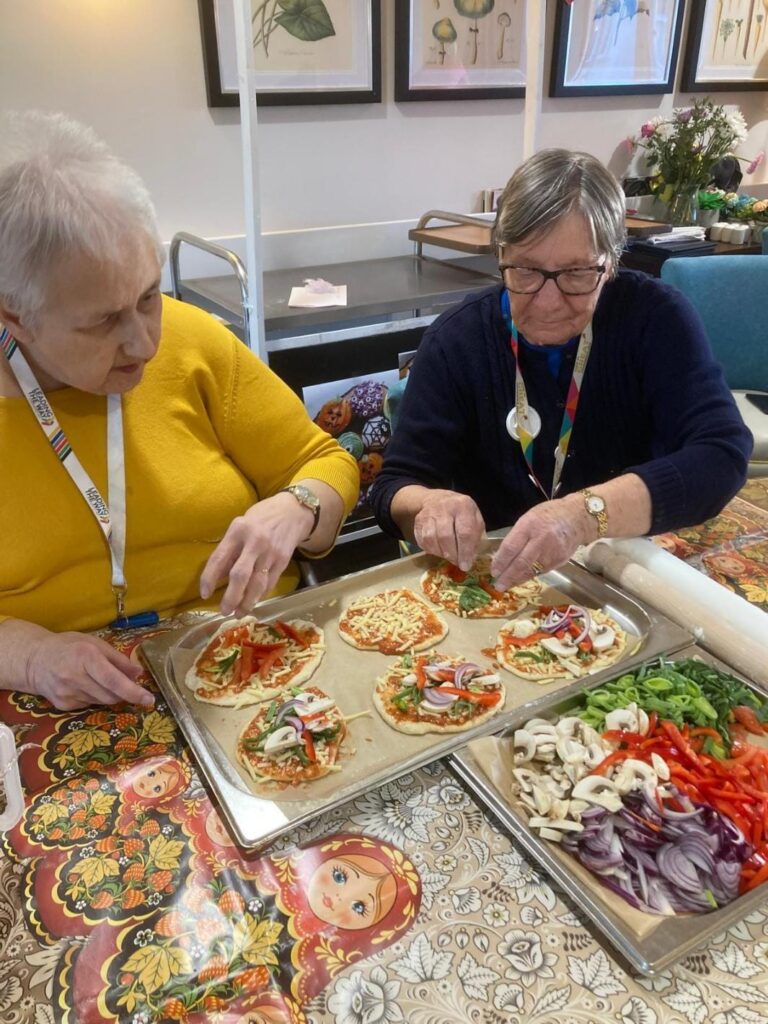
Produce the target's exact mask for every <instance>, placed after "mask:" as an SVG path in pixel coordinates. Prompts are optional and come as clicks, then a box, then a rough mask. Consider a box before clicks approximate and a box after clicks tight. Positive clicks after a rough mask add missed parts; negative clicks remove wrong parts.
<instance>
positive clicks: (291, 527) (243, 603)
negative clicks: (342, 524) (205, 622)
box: [200, 494, 314, 615]
mask: <svg viewBox="0 0 768 1024" xmlns="http://www.w3.org/2000/svg"><path fill="white" fill-rule="evenodd" d="M313 521H314V516H313V514H312V512H311V511H310V509H307V508H304V507H303V506H302V505H300V504H299V503H298V502H297V501H296V499H295V498H294V497H293V495H291V494H275V495H274V496H273V497H271V498H265V499H264V500H263V501H260V502H258V503H257V504H256V505H253V506H252V507H251V508H249V509H248V511H247V512H246V513H245V514H244V515H242V516H237V517H236V518H235V519H233V520H232V522H231V523H230V524H229V528H228V529H227V532H226V533H225V534H224V537H223V539H222V541H221V543H220V544H219V545H218V547H217V548H216V550H215V551H214V552H213V554H212V555H211V557H210V558H209V559H208V561H207V563H206V566H205V569H203V574H202V576H201V577H200V595H201V597H202V598H203V599H204V600H205V599H207V598H208V597H210V595H211V594H212V593H213V592H214V590H215V589H216V587H217V586H218V584H219V581H220V580H224V579H227V578H228V580H229V582H228V584H227V589H226V590H225V591H224V596H223V597H222V599H221V604H220V606H219V607H220V608H221V611H222V613H223V614H224V615H231V614H232V613H234V614H235V615H247V614H248V613H249V612H250V611H251V609H252V608H253V606H254V605H255V604H256V602H257V601H259V600H261V598H262V597H263V596H264V595H265V594H268V593H269V592H270V590H272V589H273V587H274V586H275V584H276V583H277V581H278V580H279V579H280V574H281V573H282V572H283V570H284V569H285V567H286V565H288V563H289V562H290V560H291V557H292V556H293V552H294V551H295V550H296V548H297V547H298V546H299V544H300V543H301V542H302V541H303V540H305V539H306V537H307V534H308V533H309V531H310V530H311V529H312V523H313Z"/></svg>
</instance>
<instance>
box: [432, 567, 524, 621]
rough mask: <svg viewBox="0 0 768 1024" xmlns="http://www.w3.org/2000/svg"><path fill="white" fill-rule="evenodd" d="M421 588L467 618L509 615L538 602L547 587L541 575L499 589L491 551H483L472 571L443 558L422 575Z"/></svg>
mask: <svg viewBox="0 0 768 1024" xmlns="http://www.w3.org/2000/svg"><path fill="white" fill-rule="evenodd" d="M421 589H422V590H423V591H424V593H425V594H426V595H427V597H428V598H429V600H430V601H432V603H433V604H437V605H440V607H441V608H445V609H447V610H448V611H450V612H453V613H454V614H455V615H460V616H461V617H462V618H467V619H505V618H509V616H510V615H514V614H515V612H519V611H520V610H521V609H522V608H526V607H527V606H528V605H532V604H537V603H538V599H539V597H540V596H541V593H542V591H543V590H544V584H543V583H542V582H541V581H540V580H538V579H532V580H529V581H528V582H527V583H523V584H521V585H520V586H518V587H512V588H510V589H509V590H497V589H496V587H494V586H493V577H492V576H491V555H481V556H480V557H479V558H477V559H475V563H474V565H473V566H472V568H471V569H470V570H469V572H464V571H463V570H461V569H459V567H458V566H456V565H452V564H451V563H450V562H440V563H439V564H438V565H436V566H435V567H434V568H433V569H427V571H426V572H425V573H424V575H423V576H422V577H421Z"/></svg>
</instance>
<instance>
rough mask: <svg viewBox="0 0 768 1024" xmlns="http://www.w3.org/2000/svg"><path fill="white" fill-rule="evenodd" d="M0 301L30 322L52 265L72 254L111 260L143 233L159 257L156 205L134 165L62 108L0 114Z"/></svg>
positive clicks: (42, 297)
mask: <svg viewBox="0 0 768 1024" xmlns="http://www.w3.org/2000/svg"><path fill="white" fill-rule="evenodd" d="M0 140H2V141H1V143H0V301H1V302H2V303H3V304H4V305H5V306H6V308H7V309H10V310H13V312H14V313H16V314H17V315H19V316H22V317H26V318H27V319H28V320H29V321H33V320H34V318H35V316H37V314H39V312H40V311H41V310H42V308H43V307H44V304H45V299H46V291H47V284H48V278H49V276H50V273H51V271H52V269H53V267H54V265H55V264H56V263H57V262H58V261H59V260H61V259H62V258H63V257H65V256H66V255H67V254H68V253H71V252H80V253H84V254H86V255H90V256H94V257H96V258H97V259H101V260H113V259H117V258H118V257H119V255H120V251H121V247H122V246H123V245H124V243H125V234H126V232H131V231H133V232H136V231H144V232H146V234H147V235H148V236H149V237H150V239H151V240H152V242H153V243H154V244H155V247H156V249H157V255H158V259H159V260H160V262H161V264H162V262H163V260H164V258H165V252H164V249H163V245H162V243H161V241H160V237H159V235H158V231H157V222H156V219H155V210H154V207H153V205H152V200H151V199H150V197H149V193H148V191H147V189H146V186H145V185H144V183H143V182H142V181H141V179H140V178H139V176H138V175H137V174H136V172H135V171H133V170H131V168H130V167H128V166H127V165H126V164H124V163H122V162H121V161H120V160H118V159H117V157H116V156H114V154H113V153H112V152H111V151H110V150H109V149H108V147H107V146H106V145H105V144H104V143H103V142H101V140H100V139H98V138H97V137H96V135H95V134H94V132H93V131H91V129H90V128H87V127H86V126H85V125H82V124H79V123H78V122H77V121H71V120H69V119H68V118H66V117H64V115H62V114H44V113H40V112H37V111H29V112H27V113H10V114H6V115H4V117H3V118H2V119H0Z"/></svg>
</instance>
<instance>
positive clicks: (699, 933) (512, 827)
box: [448, 644, 768, 975]
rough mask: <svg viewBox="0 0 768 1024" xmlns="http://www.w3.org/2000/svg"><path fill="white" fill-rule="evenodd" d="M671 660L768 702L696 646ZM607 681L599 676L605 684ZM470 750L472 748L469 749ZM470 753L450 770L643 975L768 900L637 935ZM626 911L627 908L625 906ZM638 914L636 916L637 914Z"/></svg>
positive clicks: (562, 707)
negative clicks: (726, 675)
mask: <svg viewBox="0 0 768 1024" xmlns="http://www.w3.org/2000/svg"><path fill="white" fill-rule="evenodd" d="M671 657H673V658H687V657H698V658H700V659H701V660H702V661H705V662H707V663H708V664H710V665H715V666H716V667H718V668H721V669H723V670H725V671H726V672H731V673H732V674H733V675H735V676H737V677H738V678H739V679H742V680H744V682H746V683H748V684H749V686H751V687H752V688H753V689H754V690H755V691H756V692H757V693H759V694H760V696H761V697H763V698H764V697H766V696H767V695H768V694H766V692H765V691H763V689H762V688H761V687H760V686H758V684H757V683H755V682H753V681H752V680H749V679H746V678H745V677H744V676H743V675H742V674H740V673H738V672H736V671H734V669H732V668H731V667H730V666H729V665H727V664H726V663H725V662H723V661H720V660H719V659H718V658H715V657H714V656H713V655H711V654H710V653H709V652H708V651H706V650H704V649H703V648H702V647H699V646H697V645H696V644H691V645H690V646H689V647H687V648H684V649H683V650H679V651H675V652H673V653H672V654H671ZM620 674H621V673H620V671H617V669H616V666H613V669H612V671H611V672H610V673H608V678H610V677H613V678H616V677H617V676H618V675H620ZM605 679H606V675H605V674H604V675H603V680H602V681H605ZM599 685H600V681H598V680H597V679H595V680H594V682H593V681H592V680H589V682H588V683H587V685H586V686H584V687H583V688H582V689H583V690H591V689H593V688H595V687H597V686H599ZM575 704H576V695H575V694H573V693H571V695H570V697H568V696H566V695H565V694H563V693H558V694H552V695H550V697H549V698H547V699H546V700H544V701H540V702H539V703H538V705H537V707H536V710H535V714H536V715H538V716H541V717H542V718H552V719H555V718H559V717H560V716H562V715H563V714H567V713H568V712H569V710H570V709H571V708H572V707H574V705H575ZM531 717H533V715H532V714H531V711H530V709H527V708H520V709H518V710H517V711H515V712H514V714H513V715H512V716H511V719H510V721H509V723H508V725H507V727H506V729H505V730H504V731H503V732H502V733H500V734H499V738H505V737H507V736H509V735H510V734H511V733H513V732H514V730H515V729H517V728H520V726H521V725H522V724H523V723H524V722H525V721H526V720H527V719H529V718H531ZM470 747H471V745H470ZM470 747H466V748H464V749H463V750H461V751H459V752H458V753H455V754H453V755H452V756H451V757H450V758H449V759H448V764H449V765H450V767H451V769H452V770H453V771H454V772H455V773H456V775H457V776H458V777H459V778H460V779H461V780H462V781H463V782H464V783H465V784H466V785H467V786H468V787H469V789H470V790H471V791H472V793H473V794H474V795H475V796H476V797H477V798H478V800H479V801H480V802H481V803H482V804H483V805H484V806H485V807H487V808H488V809H489V810H490V811H491V812H492V813H493V814H494V815H495V816H496V817H497V818H498V819H499V821H501V822H502V824H503V825H504V826H505V827H506V828H507V829H509V831H510V832H511V833H512V835H513V836H514V837H515V839H516V840H517V841H518V842H519V844H520V846H522V847H523V849H524V850H525V851H526V853H527V854H529V855H530V856H531V857H532V858H534V859H535V860H537V861H538V862H539V864H541V866H542V867H543V868H545V870H546V871H547V872H548V873H549V874H550V875H551V876H552V878H554V879H555V881H556V882H557V883H558V884H559V885H560V887H561V888H562V889H563V890H564V891H565V892H566V893H567V894H568V896H570V897H571V899H572V900H573V902H574V903H575V904H576V906H577V907H578V909H579V910H580V911H583V912H584V913H585V914H586V915H588V916H589V917H590V918H591V919H592V921H593V922H594V924H595V925H596V926H597V928H598V930H599V931H600V932H601V933H602V934H603V935H604V936H605V937H606V938H607V939H608V941H609V942H610V943H612V945H613V946H614V947H615V948H616V949H617V950H618V952H619V953H620V954H621V955H622V956H623V957H625V958H626V960H628V961H629V963H630V964H631V965H632V967H634V968H635V969H636V970H637V971H639V972H640V973H641V974H646V975H654V974H658V972H659V971H661V970H663V969H664V968H666V967H669V965H670V964H672V963H675V962H676V961H678V960H681V959H682V958H683V957H684V956H686V955H687V954H688V953H690V952H692V951H693V950H695V949H696V948H697V947H698V946H701V945H702V944H703V943H705V942H706V941H707V940H708V939H710V938H711V937H712V936H713V935H717V934H718V933H719V932H723V931H725V929H726V928H729V927H730V926H731V925H733V924H735V923H736V922H737V921H740V920H742V919H743V918H744V917H746V915H747V914H749V913H751V912H752V911H753V910H755V909H757V907H758V906H760V905H761V904H762V903H764V901H765V898H766V887H765V886H764V885H762V886H758V887H757V889H755V890H754V891H752V892H748V893H744V895H743V896H739V897H738V898H737V899H735V900H734V901H733V902H732V903H729V904H728V906H727V907H723V908H722V909H721V910H714V911H712V912H710V913H706V914H679V915H676V916H675V917H663V916H660V917H658V918H656V916H655V915H650V914H647V915H646V914H644V915H643V916H644V917H647V918H653V919H655V920H658V924H657V925H656V927H655V928H654V929H653V930H652V931H650V932H649V933H648V934H645V935H639V934H638V933H637V931H636V930H635V929H633V928H632V927H631V925H630V924H629V923H628V922H627V921H626V920H625V919H623V918H622V917H621V916H619V913H617V910H618V909H619V908H622V907H623V906H624V904H623V901H621V897H618V896H617V897H614V896H613V894H612V893H610V891H609V890H608V889H603V888H602V887H600V885H599V882H598V880H597V879H596V877H595V876H592V877H593V878H595V882H596V884H595V887H594V888H591V887H588V886H585V885H584V883H583V881H582V880H581V879H579V878H576V877H575V876H574V874H573V873H572V871H571V870H569V862H571V863H572V864H574V865H575V864H576V862H575V861H572V859H571V858H570V856H568V855H567V854H563V853H562V852H561V851H560V850H559V848H558V847H557V845H556V844H554V843H551V842H549V841H548V840H546V839H541V838H540V837H539V836H537V835H536V834H535V833H534V832H533V831H532V830H531V829H530V828H529V827H528V824H527V822H526V818H525V813H524V811H523V810H522V809H521V810H520V811H518V810H516V806H518V807H519V806H520V805H519V804H518V805H513V804H512V803H511V802H510V800H509V798H507V797H505V796H504V794H502V793H501V792H499V790H498V788H497V787H496V786H495V785H494V783H493V782H492V781H491V780H490V779H489V777H488V776H487V775H486V773H485V771H484V770H483V768H482V766H481V764H480V762H479V760H478V758H477V757H476V756H475V754H474V753H473V752H472V750H471V749H470ZM626 908H627V909H628V908H629V904H626ZM635 913H636V912H635Z"/></svg>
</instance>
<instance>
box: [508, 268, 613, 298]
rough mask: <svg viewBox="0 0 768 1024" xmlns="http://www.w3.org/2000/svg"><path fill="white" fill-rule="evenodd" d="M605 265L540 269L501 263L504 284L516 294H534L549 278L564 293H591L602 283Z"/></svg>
mask: <svg viewBox="0 0 768 1024" xmlns="http://www.w3.org/2000/svg"><path fill="white" fill-rule="evenodd" d="M605 269H606V268H605V266H599V267H567V268H566V269H564V270H540V269H539V268H538V267H515V266H513V265H512V264H511V263H500V264H499V271H500V272H501V276H502V277H503V278H504V284H505V285H506V287H507V288H508V289H509V291H511V292H514V293H515V294H516V295H534V294H535V293H536V292H539V291H541V289H542V288H543V287H544V284H545V282H546V281H548V280H552V281H554V282H555V284H556V285H557V287H558V288H559V289H560V291H561V292H562V293H563V295H589V293H590V292H593V291H594V290H595V289H596V288H597V286H598V285H599V284H600V278H601V277H602V275H603V274H604V273H605Z"/></svg>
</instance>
